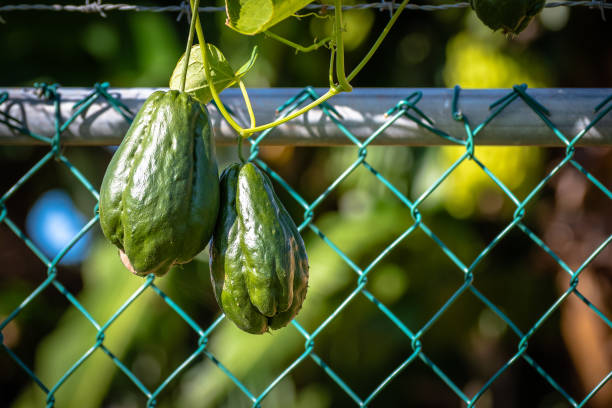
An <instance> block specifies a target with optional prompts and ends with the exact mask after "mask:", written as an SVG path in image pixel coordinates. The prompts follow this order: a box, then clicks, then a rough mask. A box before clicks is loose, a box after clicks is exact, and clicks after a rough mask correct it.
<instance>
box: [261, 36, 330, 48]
mask: <svg viewBox="0 0 612 408" xmlns="http://www.w3.org/2000/svg"><path fill="white" fill-rule="evenodd" d="M264 35H265V36H266V37H270V38H272V39H274V40H276V41H278V42H281V43H283V44H285V45H288V46H289V47H291V48H294V49H295V50H296V51H297V52H310V51H315V50H317V49H319V48H321V47H323V46H325V45H327V44H328V43H329V42H331V41H332V37H325V38H324V39H322V40H320V41H316V42H315V43H314V44H312V45H309V46H308V47H304V46H303V45H300V44H298V43H294V42H293V41H291V40H288V39H286V38H284V37H281V36H280V35H278V34H274V33H273V32H272V31H264Z"/></svg>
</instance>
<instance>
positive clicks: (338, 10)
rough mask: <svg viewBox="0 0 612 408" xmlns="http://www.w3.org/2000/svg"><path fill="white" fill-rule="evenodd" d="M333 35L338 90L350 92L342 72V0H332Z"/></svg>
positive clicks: (349, 85)
mask: <svg viewBox="0 0 612 408" xmlns="http://www.w3.org/2000/svg"><path fill="white" fill-rule="evenodd" d="M334 6H335V10H334V17H335V20H334V37H335V42H336V77H337V79H338V85H339V86H340V91H345V92H351V91H352V90H353V87H352V86H351V84H349V83H348V81H347V79H346V74H345V72H344V41H343V40H342V30H343V28H342V0H334Z"/></svg>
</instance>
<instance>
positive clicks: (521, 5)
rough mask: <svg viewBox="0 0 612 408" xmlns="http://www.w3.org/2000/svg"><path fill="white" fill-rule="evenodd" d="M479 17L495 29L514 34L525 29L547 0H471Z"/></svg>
mask: <svg viewBox="0 0 612 408" xmlns="http://www.w3.org/2000/svg"><path fill="white" fill-rule="evenodd" d="M470 4H471V5H472V8H473V9H474V11H475V12H476V15H477V16H478V18H479V19H480V20H481V21H482V22H483V23H485V24H486V25H487V26H488V27H489V28H491V29H492V30H493V31H496V30H499V29H501V30H502V31H503V32H504V33H505V34H507V35H510V36H513V35H517V34H518V33H520V32H521V31H523V30H524V29H525V28H526V27H527V25H529V22H530V21H531V19H532V18H533V17H534V16H536V15H537V14H538V13H539V12H540V11H542V8H543V7H544V5H545V4H546V0H470Z"/></svg>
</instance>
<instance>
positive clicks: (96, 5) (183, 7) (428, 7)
mask: <svg viewBox="0 0 612 408" xmlns="http://www.w3.org/2000/svg"><path fill="white" fill-rule="evenodd" d="M398 7H399V4H398V3H395V2H386V1H384V2H378V3H362V4H354V5H346V6H342V9H343V10H367V9H378V10H391V9H396V8H398ZM467 7H470V4H469V3H467V2H462V3H452V4H450V3H449V4H438V5H433V4H407V5H406V9H409V10H421V11H441V10H448V9H456V8H467ZM546 7H547V8H553V7H591V8H598V9H601V10H603V9H612V3H605V2H604V1H556V2H549V3H546ZM323 9H325V10H334V9H335V7H334V6H332V5H323V4H309V5H307V6H306V7H304V9H303V10H323ZM198 10H199V12H200V13H218V12H225V7H217V6H203V7H199V8H198ZM8 11H66V12H80V13H99V14H101V15H102V16H105V14H104V13H105V12H109V11H135V12H140V11H148V12H153V13H163V12H178V13H185V12H188V11H189V3H188V2H182V3H181V4H180V5H177V6H163V7H155V6H139V5H136V4H119V3H102V2H101V1H97V2H89V1H87V2H86V3H85V4H82V5H75V4H9V5H5V6H0V12H8Z"/></svg>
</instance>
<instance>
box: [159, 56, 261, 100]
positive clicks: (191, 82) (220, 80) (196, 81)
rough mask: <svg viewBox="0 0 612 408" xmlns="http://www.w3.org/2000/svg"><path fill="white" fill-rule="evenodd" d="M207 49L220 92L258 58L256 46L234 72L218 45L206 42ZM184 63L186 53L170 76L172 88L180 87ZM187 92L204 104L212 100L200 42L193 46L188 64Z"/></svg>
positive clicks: (213, 80) (214, 81) (234, 81)
mask: <svg viewBox="0 0 612 408" xmlns="http://www.w3.org/2000/svg"><path fill="white" fill-rule="evenodd" d="M206 49H207V54H206V56H207V59H208V64H209V65H210V73H211V76H212V82H213V84H214V85H215V90H216V91H217V92H219V93H220V92H221V91H223V90H224V89H225V88H228V87H230V86H232V85H234V84H235V83H236V81H238V79H239V78H240V77H242V76H243V75H245V74H246V73H247V72H248V71H249V70H250V69H251V68H252V67H253V64H254V63H255V60H256V58H257V47H255V48H253V52H252V53H251V58H250V59H249V61H247V63H246V64H244V65H243V66H242V67H241V68H240V69H239V70H238V71H237V72H236V73H234V70H233V69H232V67H231V65H230V64H229V62H227V60H226V59H225V56H224V55H223V53H222V52H221V51H220V50H219V49H218V48H217V47H215V46H214V45H212V44H206ZM184 65H185V54H183V55H182V56H181V59H179V61H178V63H177V64H176V67H175V68H174V72H172V76H170V89H180V86H181V77H182V76H183V69H184ZM185 92H187V93H189V94H190V95H191V96H193V97H194V98H195V99H197V100H198V101H199V102H200V103H203V104H206V103H208V102H210V101H211V100H212V93H211V92H210V87H209V86H208V80H207V78H206V72H205V70H204V64H202V54H201V51H200V45H199V44H196V45H194V46H193V47H191V53H190V55H189V65H188V66H187V77H186V80H185Z"/></svg>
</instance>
